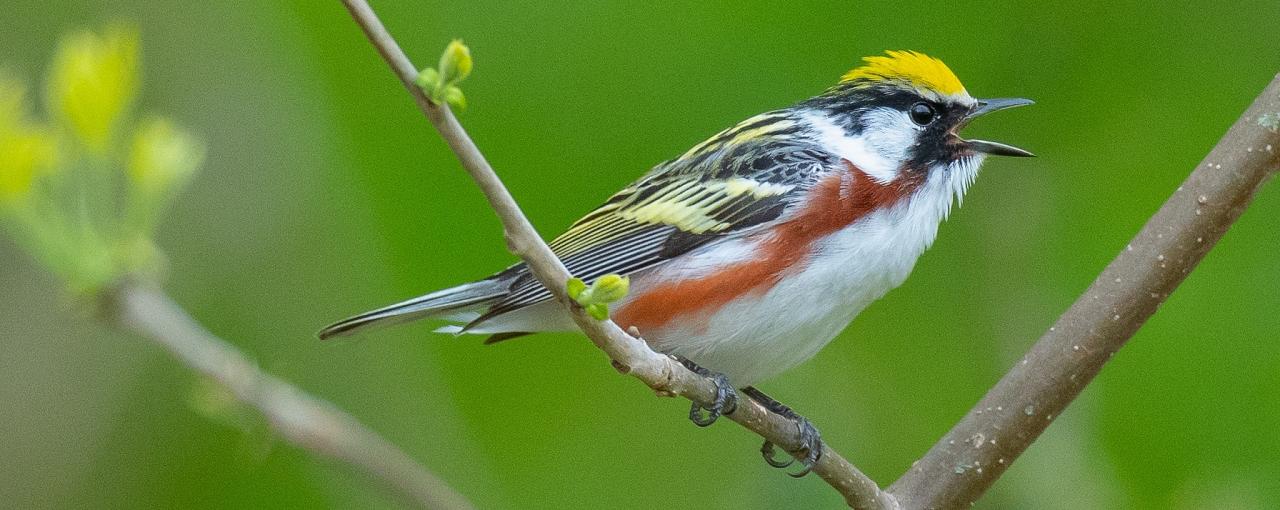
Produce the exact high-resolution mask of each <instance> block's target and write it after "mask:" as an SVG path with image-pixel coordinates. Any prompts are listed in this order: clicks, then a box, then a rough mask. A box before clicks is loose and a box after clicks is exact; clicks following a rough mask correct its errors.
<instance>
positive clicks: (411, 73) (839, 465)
mask: <svg viewBox="0 0 1280 510" xmlns="http://www.w3.org/2000/svg"><path fill="white" fill-rule="evenodd" d="M343 3H344V4H346V6H347V9H348V10H350V11H351V16H352V17H353V18H354V19H355V21H356V23H358V24H359V25H360V27H361V28H362V29H363V30H364V32H365V35H367V36H368V38H369V41H370V42H372V43H373V45H374V46H375V47H376V48H377V49H378V53H380V54H381V55H382V57H383V58H384V59H385V60H386V61H387V64H389V65H390V66H391V69H392V71H394V72H395V73H396V75H397V76H398V77H399V78H400V81H401V83H403V84H404V86H405V88H406V89H408V90H409V93H410V94H412V95H413V98H414V99H415V100H416V101H417V103H418V106H419V107H420V108H421V109H422V112H423V113H424V114H426V116H427V118H428V119H429V120H430V121H431V123H432V124H433V125H434V126H435V128H436V130H438V131H439V132H440V136H441V137H443V138H444V140H445V142H446V143H447V144H448V145H449V148H450V149H452V150H453V152H454V154H456V155H457V157H458V159H459V161H461V162H462V166H463V168H465V169H466V171H467V172H468V173H469V174H470V175H471V177H472V179H474V180H475V182H476V184H477V185H479V186H480V189H481V191H483V192H484V195H485V198H486V199H488V200H489V204H490V206H492V207H493V209H494V212H495V213H497V215H498V218H499V219H500V220H502V225H503V229H504V234H505V236H506V239H507V244H508V246H509V247H510V249H511V251H512V252H513V253H515V254H516V255H517V256H519V257H520V258H521V259H523V260H524V261H525V262H526V263H527V264H528V265H529V268H530V271H531V272H532V273H533V275H534V276H535V277H537V278H538V281H540V282H542V284H543V285H544V286H546V287H547V288H548V289H549V290H550V291H551V292H552V294H554V295H555V297H556V299H557V300H559V301H560V303H562V304H564V305H565V307H566V308H567V309H568V310H569V312H570V314H571V315H572V316H573V319H574V321H575V322H576V323H577V325H578V327H580V328H581V329H582V331H583V332H584V333H586V335H587V337H588V338H590V339H591V341H592V342H593V343H595V345H596V346H597V347H599V348H600V349H601V350H603V351H604V352H605V353H606V354H607V355H608V356H609V357H610V358H612V359H613V360H614V362H615V363H616V364H617V365H618V366H620V367H621V368H622V370H623V371H624V372H627V373H630V374H631V375H633V376H635V377H636V378H638V379H640V380H641V381H643V382H644V383H645V384H646V385H648V386H649V387H650V388H652V389H653V390H655V391H656V392H658V393H659V394H660V395H678V396H683V397H686V398H688V399H690V400H693V401H695V402H699V403H702V404H710V403H711V402H712V401H713V400H714V397H715V386H714V383H712V382H711V380H710V379H707V378H705V377H702V376H700V375H697V374H695V373H693V372H692V371H690V370H689V369H687V368H685V367H684V366H683V365H681V364H680V363H678V362H675V361H674V360H673V359H671V358H670V357H668V356H664V355H661V354H658V353H656V352H654V351H653V350H652V349H650V348H649V346H648V345H647V344H645V343H644V342H643V341H642V340H640V339H638V338H636V337H633V336H631V335H630V334H627V333H626V332H624V331H622V330H621V329H619V328H618V326H617V325H615V324H614V323H613V322H612V321H597V320H595V319H593V318H591V317H590V316H588V315H587V314H586V313H584V312H583V311H582V309H581V308H579V307H577V306H576V305H573V304H571V301H570V300H569V299H568V298H567V296H566V295H565V281H566V280H568V278H569V273H568V271H566V270H565V267H564V265H563V264H562V263H561V262H560V260H559V259H558V258H557V257H556V256H555V254H554V253H552V252H551V249H550V248H549V247H548V246H547V244H546V243H545V242H543V240H542V238H541V237H540V236H539V235H538V233H537V231H536V230H534V228H533V225H531V224H530V223H529V220H528V219H527V218H526V217H525V216H524V214H523V213H522V212H521V211H520V208H519V206H518V205H516V202H515V199H513V198H512V197H511V193H510V192H508V191H507V189H506V187H504V186H503V184H502V181H501V180H500V179H499V178H498V176H497V174H496V173H494V171H493V168H491V167H490V166H489V163H488V162H487V161H486V160H485V158H484V156H483V155H482V154H481V153H480V151H479V149H477V148H476V146H475V143H473V142H472V141H471V138H470V137H469V136H467V133H466V131H465V130H464V129H463V128H462V126H461V125H459V124H458V121H457V119H456V118H455V117H454V116H453V113H452V112H450V110H449V108H448V107H447V106H445V105H436V104H433V103H431V101H430V100H428V99H427V97H426V96H425V95H424V94H423V93H422V91H421V90H420V89H419V88H418V87H417V86H416V85H414V79H415V78H416V75H417V69H416V68H415V67H413V64H412V63H410V62H409V59H408V58H407V57H406V56H405V54H404V52H403V51H402V50H401V49H400V47H399V45H397V44H396V42H395V40H394V39H393V38H392V37H391V35H390V34H389V33H388V32H387V30H386V28H385V27H384V26H383V25H382V22H381V21H380V20H378V17H377V15H375V14H374V12H373V9H371V8H370V7H369V5H368V3H366V2H364V1H363V0H343ZM726 417H727V418H729V419H732V420H733V421H735V422H737V423H740V424H742V425H743V426H744V427H746V428H747V429H749V430H751V431H752V432H755V433H757V434H759V435H760V436H761V437H764V438H765V439H767V440H769V441H771V442H773V443H774V444H777V445H778V446H779V447H781V448H783V449H784V450H787V451H790V452H799V451H800V449H801V437H800V434H799V430H798V429H797V427H796V425H795V423H794V422H792V421H791V420H790V419H788V418H786V417H783V416H781V415H778V414H774V413H771V412H769V411H768V410H767V409H765V408H764V407H763V406H761V405H759V404H756V403H755V402H750V401H745V399H744V402H741V403H739V405H738V409H737V410H736V411H734V412H733V413H732V414H729V415H727V416H726ZM813 472H814V473H816V474H818V476H820V477H822V479H823V480H825V481H826V482H827V483H829V484H830V485H831V486H832V487H833V488H835V489H836V490H837V491H839V492H840V493H841V494H842V495H843V496H844V498H845V500H846V501H847V502H848V503H849V505H850V506H852V507H855V508H868V509H878V508H892V507H893V506H894V505H893V501H892V499H891V498H890V497H889V496H888V495H887V494H885V493H884V492H883V491H881V490H880V488H879V487H878V486H877V485H876V484H875V482H873V481H872V480H871V479H870V478H868V477H867V476H866V475H864V474H863V473H862V472H861V471H858V470H857V469H856V468H855V467H854V466H853V465H852V464H850V463H849V462H848V461H846V460H845V459H844V458H843V457H841V456H840V455H839V454H838V453H837V452H836V451H834V450H832V449H831V448H830V447H826V446H824V447H823V451H822V455H821V457H820V459H819V461H818V463H817V464H816V465H815V466H814V467H813Z"/></svg>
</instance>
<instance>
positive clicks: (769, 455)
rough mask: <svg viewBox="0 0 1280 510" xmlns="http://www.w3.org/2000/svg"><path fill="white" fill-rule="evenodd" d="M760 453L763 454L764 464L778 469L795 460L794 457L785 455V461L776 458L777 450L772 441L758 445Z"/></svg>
mask: <svg viewBox="0 0 1280 510" xmlns="http://www.w3.org/2000/svg"><path fill="white" fill-rule="evenodd" d="M760 455H762V456H764V462H765V463H766V464H768V465H770V466H773V467H776V468H778V469H782V468H785V467H787V466H790V465H792V464H794V463H795V462H796V459H795V458H793V457H791V456H787V458H786V460H785V461H782V460H778V456H777V451H776V450H774V448H773V442H772V441H765V442H764V444H763V445H761V446H760Z"/></svg>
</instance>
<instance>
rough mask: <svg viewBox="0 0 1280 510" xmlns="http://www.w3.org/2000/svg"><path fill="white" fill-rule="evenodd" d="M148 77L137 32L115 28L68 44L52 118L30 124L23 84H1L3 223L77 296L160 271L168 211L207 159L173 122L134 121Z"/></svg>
mask: <svg viewBox="0 0 1280 510" xmlns="http://www.w3.org/2000/svg"><path fill="white" fill-rule="evenodd" d="M137 75H138V34H137V31H136V30H135V29H130V28H124V27H114V28H110V29H108V30H107V31H106V32H105V33H104V34H101V35H100V34H97V33H94V32H90V31H75V32H71V33H69V34H68V35H66V36H64V37H63V38H62V40H61V41H60V42H59V43H58V49H57V52H56V54H55V55H54V57H53V62H52V63H51V64H50V67H49V71H48V77H47V78H46V79H45V94H44V98H45V102H46V108H47V110H48V112H49V120H48V121H40V120H35V119H32V118H30V117H31V116H30V113H29V112H28V108H29V105H28V104H27V102H28V101H27V100H28V98H27V94H26V87H25V85H24V84H23V83H21V82H20V81H17V80H15V79H13V78H7V77H0V220H2V221H3V222H4V223H5V227H8V229H9V230H10V231H12V232H13V234H14V238H15V239H16V240H17V241H18V242H19V243H20V244H21V245H22V246H23V247H24V248H26V249H27V250H28V251H29V252H30V253H31V255H32V256H34V258H35V259H36V260H37V261H38V262H40V263H42V264H44V265H45V266H46V267H48V268H49V269H50V270H52V271H53V272H54V273H56V274H57V275H58V276H60V277H62V278H63V279H65V280H66V282H67V284H68V285H69V286H70V287H71V289H72V291H74V292H77V293H85V292H92V291H94V290H97V289H99V288H100V287H101V286H103V285H106V284H109V283H111V282H112V281H113V280H115V279H117V278H121V277H123V276H125V275H126V274H130V273H133V274H139V273H146V272H152V271H154V267H155V265H156V262H157V253H158V252H157V250H156V249H155V247H154V244H153V242H152V240H151V235H152V233H153V231H154V230H155V226H156V224H157V223H158V221H159V215H160V213H161V212H162V211H163V209H164V206H165V205H167V203H168V202H169V201H170V200H171V199H172V197H173V196H175V195H176V192H177V191H178V190H179V189H181V187H182V186H183V185H184V184H185V183H186V181H187V180H188V179H189V178H190V176H191V175H192V174H193V173H194V172H195V169H196V167H198V166H199V165H200V162H201V160H202V159H203V158H204V154H203V152H204V149H203V147H202V146H201V143H200V142H199V141H197V140H196V139H195V138H193V137H192V136H191V135H189V134H187V133H186V132H184V131H181V130H179V129H177V128H175V127H174V126H173V124H172V123H171V122H169V121H168V120H167V119H163V118H150V119H146V120H143V121H141V122H137V123H134V122H132V119H131V118H130V114H131V113H132V112H131V107H132V104H133V101H134V98H135V96H136V95H137V91H138V83H137V82H138V76H137ZM133 124H136V126H134V125H133Z"/></svg>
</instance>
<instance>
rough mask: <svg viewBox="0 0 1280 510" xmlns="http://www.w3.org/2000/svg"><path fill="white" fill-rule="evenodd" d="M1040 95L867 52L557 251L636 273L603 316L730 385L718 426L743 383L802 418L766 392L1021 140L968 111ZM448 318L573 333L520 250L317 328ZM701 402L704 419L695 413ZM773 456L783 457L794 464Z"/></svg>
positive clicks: (742, 126)
mask: <svg viewBox="0 0 1280 510" xmlns="http://www.w3.org/2000/svg"><path fill="white" fill-rule="evenodd" d="M1032 103H1033V102H1032V101H1030V100H1027V99H1016V98H1003V99H978V98H975V97H973V96H971V95H970V94H969V92H968V91H967V90H966V89H965V87H964V85H963V84H961V82H960V80H959V78H957V77H956V75H955V74H954V73H953V72H952V71H951V69H950V68H949V67H947V65H946V64H944V63H943V62H942V61H941V60H939V59H937V58H934V57H930V56H928V55H925V54H923V53H920V52H916V51H886V52H884V54H882V55H875V56H870V57H865V58H863V59H862V62H861V63H860V65H858V66H857V67H854V68H853V69H852V70H850V71H848V72H847V73H845V74H844V75H843V76H841V78H840V80H839V81H838V82H837V83H836V84H835V85H834V86H831V87H830V88H828V89H827V90H825V91H823V92H821V93H819V94H818V95H816V96H813V97H811V98H808V99H805V100H802V101H799V102H797V103H795V104H793V105H791V106H788V107H784V108H781V109H776V110H772V111H768V112H765V113H761V114H759V115H755V116H753V117H750V118H748V119H746V120H743V121H742V122H739V123H737V124H736V125H734V126H732V127H730V128H728V129H725V130H723V131H720V132H719V133H716V134H715V135H713V136H711V137H710V138H708V139H706V140H705V141H703V142H701V143H698V144H697V145H694V146H693V147H692V148H690V149H688V150H687V151H686V152H684V153H683V154H681V155H680V156H679V157H676V158H674V159H671V160H669V161H666V162H663V163H660V164H658V165H656V166H654V167H653V168H652V169H651V170H649V171H648V172H647V173H645V174H644V175H643V176H642V177H640V178H639V179H638V180H636V181H634V182H633V183H631V184H630V185H628V186H626V187H625V188H623V189H622V190H621V191H619V192H617V193H616V194H614V195H612V196H611V197H609V198H608V199H607V200H606V201H605V202H604V203H603V204H602V205H600V206H599V207H597V208H595V209H594V210H592V211H590V212H588V213H587V214H586V215H585V216H583V217H582V218H581V219H579V220H578V221H576V222H574V223H573V224H572V225H571V226H570V227H569V228H568V229H567V230H566V231H565V232H564V233H563V234H561V235H559V236H558V237H555V238H554V240H552V241H551V243H550V247H551V249H552V250H553V251H554V253H555V254H556V255H557V256H558V257H559V258H560V259H561V260H562V261H563V262H564V265H565V267H566V268H567V269H568V270H569V272H570V273H571V274H573V275H575V276H576V277H578V278H581V279H582V280H584V281H587V282H591V281H594V280H596V279H598V278H601V277H603V276H605V275H623V276H625V277H627V278H628V279H629V291H628V292H627V294H626V295H625V296H624V297H623V298H622V299H621V300H619V301H617V302H616V303H613V304H611V305H610V308H611V309H612V312H611V313H610V318H611V319H612V320H613V321H614V322H616V323H617V324H618V325H619V326H621V327H622V328H624V329H629V330H631V331H635V332H638V333H639V335H640V336H641V338H643V339H644V341H646V342H647V343H648V344H649V345H650V346H651V347H652V348H653V349H654V350H656V351H658V352H661V353H665V354H668V355H672V356H675V357H677V358H678V359H680V360H681V361H682V362H685V363H686V364H687V365H688V366H690V367H691V368H694V369H697V370H699V371H700V372H701V373H704V374H709V375H714V376H715V377H716V378H717V384H718V385H719V386H721V387H722V388H723V390H724V391H723V393H722V397H723V398H717V402H716V403H715V405H713V406H711V407H706V408H703V407H700V406H699V404H694V405H693V408H692V409H691V411H690V418H691V419H693V420H694V422H695V423H697V424H699V425H704V426H705V425H707V424H709V422H711V421H714V420H715V418H716V417H717V416H719V415H720V414H727V413H730V412H732V407H731V406H732V405H735V404H734V402H736V400H735V399H736V394H735V393H734V391H733V390H734V388H740V389H742V390H743V391H744V392H745V393H746V394H747V395H748V396H749V397H751V398H753V399H756V400H758V401H760V402H762V403H764V404H765V405H766V406H767V407H769V408H770V409H773V410H775V411H776V412H780V413H783V414H785V415H787V416H789V417H792V418H795V419H797V420H798V421H797V423H798V424H799V426H800V427H801V432H802V434H803V435H804V437H805V438H806V440H805V447H806V448H807V449H808V451H809V452H808V453H807V454H806V456H805V458H804V459H803V460H804V463H805V469H804V470H803V471H802V472H801V474H803V473H806V472H808V468H809V467H811V466H812V464H813V463H814V462H816V461H817V453H816V451H818V450H820V441H821V439H820V436H819V435H818V433H817V430H816V428H814V427H813V426H812V424H811V423H809V422H808V421H807V420H804V419H803V418H802V417H800V416H799V415H797V414H795V413H794V412H792V411H791V410H790V408H788V407H786V406H783V405H781V404H780V403H778V402H777V401H775V400H773V399H771V398H769V397H768V396H767V395H765V394H763V393H762V392H760V391H759V390H757V389H756V388H755V387H754V385H755V384H757V383H759V382H761V381H764V380H768V379H770V378H772V377H774V376H776V375H778V374H780V373H782V372H784V371H786V370H788V369H791V368H793V367H795V366H796V365H799V364H800V363H802V362H804V361H806V360H808V359H810V358H812V357H813V356H814V355H815V354H817V353H818V351H819V350H821V349H822V348H823V347H825V346H826V345H827V344H828V343H829V342H830V341H831V340H832V339H834V338H835V337H836V336H837V335H838V334H839V333H840V332H841V331H842V330H844V329H845V327H846V326H848V325H849V324H850V323H851V322H852V321H853V320H854V318H855V317H856V316H857V315H858V314H859V313H860V312H861V311H863V309H865V308H866V307H867V306H868V305H870V304H871V303H872V302H875V301H876V300H878V299H880V298H881V297H882V296H884V295H885V293H887V292H888V291H889V290H891V289H893V288H895V287H897V286H899V285H900V284H902V283H903V282H904V281H905V280H906V278H907V276H908V275H909V274H910V272H911V270H912V268H913V267H914V265H915V263H916V260H917V259H918V258H919V257H920V255H921V254H922V253H924V251H925V250H926V249H928V248H929V247H930V245H931V244H932V243H933V242H934V239H935V238H936V236H937V232H938V228H939V226H940V224H941V223H942V222H943V221H944V220H945V219H946V218H947V216H948V215H949V213H950V211H951V209H952V205H953V202H955V203H958V202H960V201H962V199H963V196H964V193H965V191H966V190H968V189H969V187H970V185H972V184H973V182H974V180H975V178H976V177H977V175H978V173H979V168H980V167H981V165H982V163H983V162H984V160H985V159H986V158H987V157H988V156H1015V157H1028V156H1033V154H1032V153H1030V152H1028V151H1026V150H1023V149H1020V148H1018V147H1015V146H1012V145H1008V144H1004V143H1000V142H993V141H986V140H976V139H965V138H962V137H961V136H960V134H959V131H960V130H961V129H962V128H964V127H965V126H966V125H968V124H969V123H970V121H972V120H973V119H975V118H977V117H979V116H982V115H985V114H988V113H991V112H994V111H998V110H1003V109H1007V108H1013V107H1018V106H1024V105H1029V104H1032ZM418 319H441V320H444V321H446V322H447V323H448V324H447V325H445V326H442V327H440V328H439V329H437V330H436V331H439V332H444V333H452V334H456V335H461V334H481V335H489V338H488V340H486V343H494V342H498V341H504V340H509V339H512V338H517V337H520V336H524V335H527V334H532V333H538V332H548V331H576V327H575V325H574V322H573V321H572V320H571V318H570V316H569V314H568V313H567V312H566V310H565V309H564V308H563V307H562V306H561V305H560V304H559V303H557V302H555V301H554V299H552V294H551V293H550V292H548V291H547V289H545V288H544V287H543V286H542V285H541V284H540V283H539V282H538V280H536V279H535V278H534V277H533V276H532V275H531V274H530V272H529V270H528V268H527V266H526V265H525V264H523V263H520V264H516V265H513V266H511V267H509V268H507V269H505V270H503V271H500V272H497V273H496V274H493V275H492V276H489V277H487V278H484V279H481V280H477V281H473V282H471V283H465V284H462V285H458V286H456V287H452V288H448V289H444V290H439V291H436V292H432V293H429V294H426V295H422V296H419V297H415V298H412V299H409V300H406V301H401V302H398V303H395V304H392V305H390V306H385V307H382V308H378V309H376V310H372V311H369V312H366V313H362V314H359V315H356V316H354V317H351V318H348V319H345V320H342V321H340V322H337V323H335V324H333V325H331V326H328V327H326V328H324V329H323V330H322V331H321V332H320V333H319V336H320V337H321V338H331V337H337V336H344V335H350V334H353V333H356V332H358V331H362V330H366V329H369V328H372V327H374V326H381V325H389V324H396V323H402V322H407V321H412V320H418ZM700 412H706V413H707V414H705V415H699V413H700ZM771 448H772V446H771V445H770V444H769V443H766V444H765V449H766V451H765V458H766V460H768V461H769V463H770V464H772V465H775V466H778V467H782V466H785V465H786V464H789V462H777V461H775V460H774V459H773V458H772V455H773V454H772V449H771Z"/></svg>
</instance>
